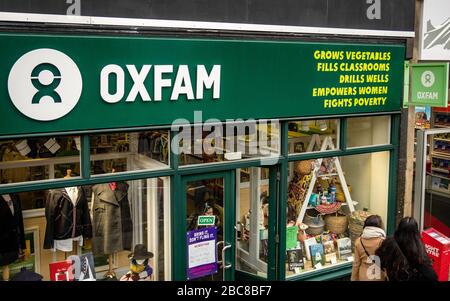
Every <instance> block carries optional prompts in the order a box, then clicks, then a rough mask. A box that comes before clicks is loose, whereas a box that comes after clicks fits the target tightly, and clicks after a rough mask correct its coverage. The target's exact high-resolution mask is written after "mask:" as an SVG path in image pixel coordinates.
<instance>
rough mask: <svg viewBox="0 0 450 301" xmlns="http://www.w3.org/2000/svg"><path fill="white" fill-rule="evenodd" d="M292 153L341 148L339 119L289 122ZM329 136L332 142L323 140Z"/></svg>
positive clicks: (289, 145) (290, 149)
mask: <svg viewBox="0 0 450 301" xmlns="http://www.w3.org/2000/svg"><path fill="white" fill-rule="evenodd" d="M288 127H289V131H288V138H289V139H288V147H289V148H288V149H289V153H290V154H297V153H310V152H319V151H327V150H336V149H338V148H339V140H338V139H339V119H321V120H302V121H290V122H289V123H288ZM327 137H329V138H328V139H329V140H330V143H328V144H327V145H325V144H324V143H323V141H324V140H325V139H326V138H327Z"/></svg>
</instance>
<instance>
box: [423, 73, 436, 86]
mask: <svg viewBox="0 0 450 301" xmlns="http://www.w3.org/2000/svg"><path fill="white" fill-rule="evenodd" d="M420 80H421V82H422V85H424V86H425V87H427V88H430V87H431V86H433V85H434V80H435V76H434V73H433V72H432V71H430V70H426V71H424V72H423V73H422V76H421V78H420Z"/></svg>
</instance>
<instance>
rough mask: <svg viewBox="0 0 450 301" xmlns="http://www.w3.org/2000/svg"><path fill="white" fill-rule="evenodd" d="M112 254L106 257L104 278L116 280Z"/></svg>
mask: <svg viewBox="0 0 450 301" xmlns="http://www.w3.org/2000/svg"><path fill="white" fill-rule="evenodd" d="M113 258H114V256H113V254H109V256H108V266H109V268H108V272H106V274H105V276H104V278H116V273H115V272H114V265H113Z"/></svg>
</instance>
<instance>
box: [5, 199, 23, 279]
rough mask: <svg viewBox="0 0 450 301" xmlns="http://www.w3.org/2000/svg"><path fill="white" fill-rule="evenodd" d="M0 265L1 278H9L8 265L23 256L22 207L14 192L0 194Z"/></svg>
mask: <svg viewBox="0 0 450 301" xmlns="http://www.w3.org/2000/svg"><path fill="white" fill-rule="evenodd" d="M0 233H2V236H0V266H1V267H2V270H3V272H2V277H3V280H5V281H7V280H9V265H10V264H11V263H13V262H14V261H16V260H17V259H18V258H19V257H22V256H23V253H22V250H23V249H25V235H24V233H25V232H24V227H23V219H22V208H21V205H20V200H19V197H18V195H16V194H4V195H0Z"/></svg>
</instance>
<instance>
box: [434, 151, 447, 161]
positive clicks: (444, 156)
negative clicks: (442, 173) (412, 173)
mask: <svg viewBox="0 0 450 301" xmlns="http://www.w3.org/2000/svg"><path fill="white" fill-rule="evenodd" d="M431 156H432V157H436V158H438V159H446V160H450V153H449V154H447V153H441V152H435V151H433V152H432V153H431Z"/></svg>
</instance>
